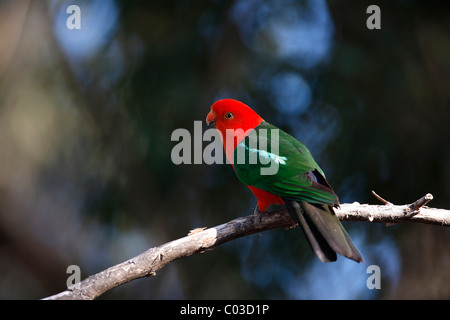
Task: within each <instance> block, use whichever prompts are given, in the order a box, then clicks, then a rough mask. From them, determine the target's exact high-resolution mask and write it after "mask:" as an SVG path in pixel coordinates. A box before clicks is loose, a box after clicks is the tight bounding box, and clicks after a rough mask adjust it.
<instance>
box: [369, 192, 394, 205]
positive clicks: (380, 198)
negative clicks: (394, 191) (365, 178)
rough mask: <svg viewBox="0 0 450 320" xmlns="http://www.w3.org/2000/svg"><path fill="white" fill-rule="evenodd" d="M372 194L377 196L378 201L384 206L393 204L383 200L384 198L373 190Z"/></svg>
mask: <svg viewBox="0 0 450 320" xmlns="http://www.w3.org/2000/svg"><path fill="white" fill-rule="evenodd" d="M372 194H373V195H374V196H375V198H377V199H378V200H380V201H381V202H382V203H384V204H392V203H390V202H389V201H387V200H385V199H383V198H382V197H380V196H379V195H378V194H377V193H376V192H375V191H373V190H372Z"/></svg>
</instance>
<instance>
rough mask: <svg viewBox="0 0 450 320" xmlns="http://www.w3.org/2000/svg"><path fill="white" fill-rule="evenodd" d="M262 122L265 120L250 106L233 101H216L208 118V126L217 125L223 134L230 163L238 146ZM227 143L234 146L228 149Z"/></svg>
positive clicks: (223, 141)
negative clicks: (230, 142)
mask: <svg viewBox="0 0 450 320" xmlns="http://www.w3.org/2000/svg"><path fill="white" fill-rule="evenodd" d="M262 121H264V120H263V119H262V118H261V117H260V116H259V115H258V114H257V113H256V112H255V111H253V110H252V109H251V108H250V107H249V106H247V105H246V104H244V103H242V102H240V101H237V100H233V99H223V100H219V101H216V102H215V103H214V104H213V105H212V106H211V111H210V112H209V113H208V116H207V117H206V124H207V125H215V127H216V129H217V130H219V132H220V133H221V138H222V143H223V146H224V148H225V153H226V155H227V157H228V159H229V160H230V161H232V160H231V159H232V158H233V151H234V148H235V147H236V145H237V144H238V143H239V142H240V141H241V140H242V139H244V138H245V136H246V135H247V134H248V133H249V131H250V130H251V129H253V128H255V127H257V126H258V125H259V124H260V123H261V122H262ZM237 129H242V130H237ZM227 130H228V132H227ZM230 139H231V140H230ZM227 141H228V144H229V141H233V143H232V145H228V147H227Z"/></svg>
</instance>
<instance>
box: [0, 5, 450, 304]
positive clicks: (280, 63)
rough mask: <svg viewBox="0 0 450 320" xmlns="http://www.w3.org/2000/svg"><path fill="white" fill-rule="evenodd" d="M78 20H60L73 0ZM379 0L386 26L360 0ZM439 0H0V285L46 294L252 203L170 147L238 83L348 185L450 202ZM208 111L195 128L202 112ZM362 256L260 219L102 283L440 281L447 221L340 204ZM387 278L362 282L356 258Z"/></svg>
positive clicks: (199, 288) (278, 288) (409, 289)
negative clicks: (150, 273) (129, 277)
mask: <svg viewBox="0 0 450 320" xmlns="http://www.w3.org/2000/svg"><path fill="white" fill-rule="evenodd" d="M72 4H75V5H78V6H79V7H80V8H81V29H80V30H76V29H75V30H69V29H68V28H67V25H66V22H67V19H68V18H69V17H70V16H71V14H68V13H67V12H66V10H67V7H68V6H69V5H72ZM371 4H377V5H379V7H380V9H381V30H369V29H368V28H367V27H366V20H367V19H368V17H369V14H367V13H366V10H367V7H368V6H369V5H371ZM449 7H450V6H449V4H448V3H447V2H445V1H440V2H439V1H419V0H416V1H414V0H397V1H370V2H369V1H348V0H334V1H324V0H303V1H294V0H282V1H280V0H235V1H221V0H196V1H137V0H135V1H125V0H90V1H82V0H78V1H63V0H53V1H50V0H45V1H30V0H2V1H0V147H1V148H0V164H1V168H0V298H2V299H39V298H44V297H46V296H49V295H52V294H56V293H58V292H60V291H63V290H65V289H66V280H67V277H68V276H69V274H67V273H66V269H67V267H68V266H69V265H73V264H75V265H78V266H80V268H81V271H82V278H83V279H84V278H85V277H87V276H89V275H91V274H95V273H97V272H99V271H102V270H104V269H106V268H108V267H110V266H112V265H115V264H117V263H120V262H122V261H125V260H126V259H129V258H131V257H133V256H135V255H137V254H139V253H141V252H143V251H145V250H146V249H148V248H150V247H154V246H158V245H161V244H163V243H165V242H168V241H171V240H174V239H177V238H180V237H182V236H185V235H186V234H187V233H188V231H189V230H190V229H193V228H196V227H212V226H215V225H218V224H221V223H225V222H227V221H229V220H231V219H233V218H236V217H239V216H244V215H248V214H251V213H252V212H253V208H254V206H255V204H256V200H255V198H254V197H253V195H252V194H251V193H250V191H249V190H248V189H247V188H246V187H245V186H243V185H241V183H240V182H239V181H238V179H237V178H236V177H235V174H234V172H233V170H232V168H231V167H230V166H225V165H219V164H215V165H206V164H197V165H178V166H177V165H174V164H173V163H172V162H171V157H170V155H171V150H172V148H173V147H174V146H175V145H176V144H177V142H172V141H171V134H172V132H173V131H174V130H175V129H177V128H186V129H187V130H189V131H190V132H193V128H194V121H200V120H201V121H204V119H205V117H206V114H207V113H208V110H209V107H210V105H211V104H212V103H213V102H214V101H215V100H217V99H221V98H235V99H239V100H241V101H243V102H245V103H247V104H249V105H250V106H252V107H253V108H254V109H255V110H256V111H257V112H258V113H259V114H261V115H262V117H263V118H264V119H266V120H267V121H269V122H271V123H273V124H275V125H277V126H279V127H281V128H283V129H284V130H286V131H288V132H289V133H291V134H292V135H294V136H295V137H296V138H298V139H299V140H301V141H302V142H304V143H305V144H306V145H307V146H308V147H309V149H310V150H311V151H312V153H313V154H314V156H315V158H316V160H317V161H318V163H319V164H320V165H321V167H322V169H324V171H325V172H326V174H327V178H328V180H329V181H330V183H331V184H332V185H333V186H334V189H335V190H336V192H337V193H338V195H339V196H340V199H341V202H343V203H344V202H354V201H358V202H361V203H373V204H378V202H377V200H376V199H374V198H373V196H371V194H370V191H371V190H375V191H376V192H377V193H379V194H380V195H381V196H383V197H385V198H386V199H388V200H389V201H391V202H393V203H396V204H405V203H411V202H413V201H415V200H417V199H418V198H420V197H422V196H423V195H424V194H426V193H427V192H430V193H432V194H433V195H434V200H433V201H432V202H431V203H430V206H433V207H440V208H446V209H449V208H450V197H449V194H450V182H449V181H450V128H449V123H450V59H449V57H450V20H449V19H448V17H449V14H450V10H449ZM205 128H206V126H204V127H203V129H205ZM344 225H345V227H346V228H347V230H348V231H349V233H350V235H351V236H352V238H353V240H354V242H355V243H356V245H357V246H358V247H359V249H360V251H361V252H362V253H363V256H364V258H365V263H363V264H356V263H354V262H353V261H350V260H348V259H343V258H342V257H341V258H339V259H338V261H337V262H335V263H331V264H322V263H320V262H319V261H318V260H317V259H315V257H314V256H313V254H312V253H311V251H310V250H309V247H308V245H307V243H306V241H305V240H304V237H303V235H302V234H301V233H300V231H298V230H296V229H292V230H289V231H286V230H281V229H280V230H273V231H270V232H264V233H263V234H261V235H254V236H249V237H246V238H242V239H238V240H235V241H232V242H229V243H227V244H225V245H222V246H220V247H218V248H216V249H214V250H213V251H209V252H207V253H204V254H201V255H195V256H191V257H188V258H183V259H181V260H177V261H175V262H173V263H171V264H170V265H168V266H166V267H165V268H163V269H162V270H160V271H159V272H158V273H157V276H156V277H153V278H146V279H139V280H136V281H133V282H131V283H128V284H125V285H123V286H121V287H118V288H115V289H113V290H111V291H109V292H108V293H106V294H105V295H103V296H102V297H101V298H102V299H203V298H208V299H394V298H397V299H450V272H448V271H449V268H450V247H449V245H448V244H449V241H450V229H449V228H445V227H440V226H430V225H424V224H399V225H394V226H390V227H387V226H385V225H383V224H375V223H362V222H354V223H350V222H345V223H344ZM372 264H375V265H378V266H379V267H380V270H381V289H380V290H369V289H368V288H367V286H366V280H367V278H368V276H369V275H370V274H367V273H366V270H367V267H368V266H369V265H372Z"/></svg>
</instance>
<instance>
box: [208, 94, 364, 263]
mask: <svg viewBox="0 0 450 320" xmlns="http://www.w3.org/2000/svg"><path fill="white" fill-rule="evenodd" d="M206 124H207V125H208V126H212V127H215V129H216V130H218V131H219V133H220V137H221V141H222V144H223V147H224V151H225V156H226V158H227V159H228V161H229V162H230V163H231V165H232V167H233V169H234V171H235V173H236V175H237V177H238V179H239V180H240V181H241V182H242V183H243V184H244V185H246V186H248V188H249V189H250V190H251V191H252V193H253V194H254V195H255V196H256V198H257V205H256V207H255V214H256V213H269V214H270V212H273V211H275V210H280V209H283V208H286V209H287V211H288V212H289V214H290V215H291V217H292V218H293V220H294V221H295V222H296V224H297V225H298V227H299V228H300V229H301V230H302V231H303V233H304V234H305V236H306V239H307V242H308V243H309V246H310V247H311V249H312V251H313V253H314V254H315V255H316V257H317V258H318V259H319V260H320V261H322V262H332V261H336V260H337V253H338V254H340V255H342V256H344V257H347V258H349V259H351V260H354V261H356V262H358V263H361V262H363V257H362V255H361V254H360V252H359V251H358V249H357V248H356V246H355V245H354V244H353V242H352V240H351V239H350V236H349V235H348V233H347V231H346V230H345V229H344V227H343V226H342V224H341V222H340V221H339V219H338V218H337V216H336V214H335V211H334V208H337V207H339V198H338V196H337V195H336V193H335V192H334V190H333V188H332V187H331V185H330V184H329V183H328V181H327V180H326V178H325V174H324V172H323V171H322V169H321V168H320V167H319V165H318V164H317V163H316V161H315V160H314V158H313V156H312V154H311V152H310V151H309V150H308V149H307V147H306V146H305V145H304V144H302V143H301V142H300V141H299V140H297V139H295V138H294V137H292V136H291V135H289V134H288V133H286V132H284V131H283V130H281V129H279V128H277V127H276V126H274V125H272V124H270V123H268V122H266V121H265V120H264V119H263V118H261V117H260V116H259V115H258V114H257V113H256V112H255V111H254V110H253V109H251V108H250V107H249V106H248V105H246V104H244V103H243V102H240V101H238V100H234V99H221V100H218V101H216V102H214V103H213V104H212V106H211V108H210V111H209V113H208V115H207V117H206ZM230 136H231V138H229V137H230ZM275 138H277V139H275ZM252 139H253V140H252ZM255 139H256V142H257V143H255V141H254V140H255ZM275 143H276V144H277V145H275ZM252 153H255V154H257V155H258V156H259V158H257V159H260V161H248V159H250V155H251V154H252ZM238 154H240V155H241V156H242V155H244V156H245V157H246V158H244V160H245V159H247V161H242V158H239V157H238ZM239 160H241V161H239ZM262 160H265V161H264V162H263V161H262ZM271 165H276V166H274V168H275V169H276V170H275V172H273V173H271V174H262V169H264V168H265V169H268V167H269V166H271Z"/></svg>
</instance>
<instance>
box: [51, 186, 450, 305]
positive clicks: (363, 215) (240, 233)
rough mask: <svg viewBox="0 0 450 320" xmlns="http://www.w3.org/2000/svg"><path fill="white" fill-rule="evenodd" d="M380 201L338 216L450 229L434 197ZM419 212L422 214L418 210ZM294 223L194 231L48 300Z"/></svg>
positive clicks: (83, 294)
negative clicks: (396, 202) (401, 202)
mask: <svg viewBox="0 0 450 320" xmlns="http://www.w3.org/2000/svg"><path fill="white" fill-rule="evenodd" d="M377 198H379V199H381V201H382V202H383V203H385V204H384V205H368V204H359V203H356V202H355V203H352V204H341V206H340V207H339V208H337V209H336V210H335V211H336V215H337V217H338V218H339V219H340V220H342V221H367V222H382V223H388V224H392V223H399V222H420V223H429V224H437V225H443V226H450V210H443V209H435V208H429V207H424V205H425V204H426V203H427V202H428V201H430V200H431V199H432V198H433V197H432V195H431V194H427V195H426V196H424V197H422V198H421V199H419V200H417V201H415V202H413V203H412V204H410V205H393V204H391V203H390V202H388V201H386V200H384V199H383V198H381V197H380V196H378V195H377ZM419 210H420V211H419ZM293 226H295V222H294V221H293V220H292V218H291V217H290V215H289V213H288V212H287V211H286V210H280V211H276V212H272V213H270V214H253V215H250V216H246V217H241V218H237V219H235V220H232V221H230V222H228V223H224V224H221V225H219V226H216V227H213V228H199V229H195V230H192V231H191V232H190V233H189V234H188V235H187V236H186V237H183V238H180V239H177V240H174V241H171V242H168V243H166V244H163V245H161V246H159V247H155V248H151V249H149V250H147V251H146V252H144V253H142V254H140V255H138V256H136V257H134V258H132V259H130V260H128V261H125V262H123V263H120V264H118V265H115V266H113V267H111V268H108V269H106V270H104V271H101V272H99V273H97V274H95V275H93V276H90V277H88V278H87V279H85V280H83V281H82V282H80V283H78V284H76V285H74V286H72V287H70V288H69V289H68V290H66V291H64V292H61V293H59V294H56V295H53V296H50V297H48V298H45V299H47V300H66V299H71V300H75V299H83V300H87V299H95V298H97V297H99V296H100V295H102V294H103V293H105V292H106V291H108V290H110V289H112V288H115V287H118V286H119V285H121V284H124V283H127V282H129V281H132V280H134V279H138V278H142V277H150V276H155V275H156V271H158V270H159V269H161V268H163V267H164V266H165V265H167V264H168V263H170V262H172V261H174V260H176V259H179V258H182V257H187V256H190V255H193V254H196V253H202V252H204V251H206V250H210V249H212V248H214V247H216V246H218V245H220V244H222V243H224V242H227V241H231V240H233V239H236V238H240V237H244V236H247V235H250V234H254V233H259V232H263V231H267V230H272V229H276V228H282V227H285V228H290V227H293Z"/></svg>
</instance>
